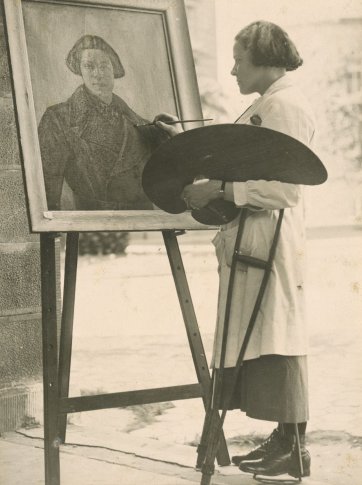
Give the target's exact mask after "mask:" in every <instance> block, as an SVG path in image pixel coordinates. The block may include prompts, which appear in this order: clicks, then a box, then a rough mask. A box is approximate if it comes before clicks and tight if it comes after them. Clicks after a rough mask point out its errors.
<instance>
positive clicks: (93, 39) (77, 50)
mask: <svg viewBox="0 0 362 485" xmlns="http://www.w3.org/2000/svg"><path fill="white" fill-rule="evenodd" d="M85 49H100V50H102V51H104V52H105V53H106V54H107V55H108V57H109V59H110V61H111V63H112V66H113V73H114V77H115V78H120V77H123V76H124V75H125V71H124V68H123V66H122V63H121V61H120V59H119V57H118V55H117V54H116V52H115V51H114V50H113V49H112V47H111V46H110V45H109V44H107V42H106V41H105V40H103V39H102V37H98V36H97V35H84V36H83V37H81V38H80V39H79V40H77V42H76V43H75V44H74V46H73V47H72V48H71V49H70V51H69V54H68V55H67V59H66V61H65V62H66V64H67V66H68V67H69V69H70V70H71V71H72V72H74V74H77V75H78V76H81V75H82V73H81V70H80V61H81V58H82V52H83V51H84V50H85Z"/></svg>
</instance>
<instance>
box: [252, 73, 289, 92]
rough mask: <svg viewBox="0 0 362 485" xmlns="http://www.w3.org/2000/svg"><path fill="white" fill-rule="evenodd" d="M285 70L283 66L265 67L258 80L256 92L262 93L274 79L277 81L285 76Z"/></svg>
mask: <svg viewBox="0 0 362 485" xmlns="http://www.w3.org/2000/svg"><path fill="white" fill-rule="evenodd" d="M285 74H286V70H285V69H284V68H283V67H266V68H265V73H264V76H263V77H262V79H261V80H260V84H259V89H258V92H259V94H261V96H263V94H264V93H265V92H266V91H267V90H268V89H269V88H270V86H271V85H272V84H274V83H275V81H278V79H280V78H281V77H283V76H285Z"/></svg>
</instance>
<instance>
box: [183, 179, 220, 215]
mask: <svg viewBox="0 0 362 485" xmlns="http://www.w3.org/2000/svg"><path fill="white" fill-rule="evenodd" d="M221 183H222V182H221V180H208V181H205V182H196V183H193V184H190V185H186V187H185V188H184V190H183V191H182V194H181V197H182V198H183V199H184V201H185V203H186V205H187V208H188V209H202V207H205V206H206V205H207V204H208V203H209V202H211V201H212V200H215V199H220V198H221V197H222V192H220V188H221Z"/></svg>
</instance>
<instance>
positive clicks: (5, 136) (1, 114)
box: [0, 97, 20, 167]
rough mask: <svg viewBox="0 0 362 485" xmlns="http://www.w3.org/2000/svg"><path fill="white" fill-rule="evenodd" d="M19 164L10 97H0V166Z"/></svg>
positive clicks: (15, 129) (16, 136)
mask: <svg viewBox="0 0 362 485" xmlns="http://www.w3.org/2000/svg"><path fill="white" fill-rule="evenodd" d="M8 165H11V166H13V165H19V166H20V154H19V142H18V132H17V127H16V122H15V113H14V105H13V100H12V98H11V97H10V98H4V97H0V167H1V166H8Z"/></svg>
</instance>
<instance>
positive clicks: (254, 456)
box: [231, 428, 281, 466]
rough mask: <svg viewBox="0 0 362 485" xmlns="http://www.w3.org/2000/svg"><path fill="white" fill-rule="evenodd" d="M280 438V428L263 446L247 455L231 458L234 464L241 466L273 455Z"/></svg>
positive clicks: (275, 430)
mask: <svg viewBox="0 0 362 485" xmlns="http://www.w3.org/2000/svg"><path fill="white" fill-rule="evenodd" d="M280 436H281V433H280V430H279V429H278V428H276V429H274V430H273V432H272V433H271V435H270V436H268V438H267V439H266V440H265V441H263V443H261V445H259V446H257V447H256V448H254V449H253V450H251V451H250V452H249V453H247V454H246V455H236V456H233V457H231V461H232V463H234V465H237V466H239V465H240V463H241V462H243V461H254V460H261V459H262V458H265V457H266V456H267V455H268V454H270V453H273V452H274V450H275V448H276V447H278V442H279V440H280Z"/></svg>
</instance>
